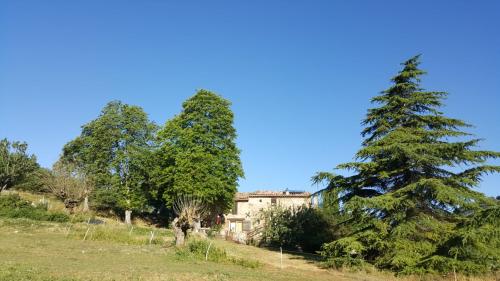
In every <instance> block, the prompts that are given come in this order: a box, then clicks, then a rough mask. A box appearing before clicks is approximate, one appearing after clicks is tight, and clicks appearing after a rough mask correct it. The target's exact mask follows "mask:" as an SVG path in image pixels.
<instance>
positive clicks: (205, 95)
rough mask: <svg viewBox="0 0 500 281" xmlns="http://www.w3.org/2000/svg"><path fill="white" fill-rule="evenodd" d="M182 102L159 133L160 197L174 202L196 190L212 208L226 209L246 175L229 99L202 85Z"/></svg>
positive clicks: (219, 211)
mask: <svg viewBox="0 0 500 281" xmlns="http://www.w3.org/2000/svg"><path fill="white" fill-rule="evenodd" d="M182 106H183V110H182V112H181V113H180V114H179V115H177V116H175V117H174V118H173V119H171V120H169V121H168V122H167V123H166V124H165V127H164V128H162V129H161V130H160V131H159V133H158V140H159V142H160V150H159V155H160V156H159V158H158V159H159V160H160V169H159V170H158V171H157V177H156V178H157V182H158V186H159V188H160V189H161V190H162V194H161V196H162V197H163V199H164V200H165V202H166V204H167V205H169V206H171V205H172V203H173V202H174V201H175V199H176V198H177V197H178V196H182V195H192V196H195V197H197V198H200V199H201V200H203V203H204V204H205V205H206V206H207V207H208V208H209V209H210V210H211V212H212V213H221V212H224V211H227V210H228V209H230V208H231V205H232V202H233V198H234V194H235V192H236V187H237V185H238V179H239V178H241V177H243V169H242V166H241V162H240V150H239V149H238V148H237V147H236V143H235V140H236V130H235V128H234V127H233V118H234V117H233V112H232V111H231V109H230V102H229V101H228V100H226V99H224V98H222V97H221V96H219V95H217V94H214V93H212V92H210V91H207V90H200V91H198V92H197V93H196V94H195V95H194V96H193V97H191V98H189V99H188V100H187V101H185V102H184V103H183V105H182Z"/></svg>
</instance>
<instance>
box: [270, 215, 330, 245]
mask: <svg viewBox="0 0 500 281" xmlns="http://www.w3.org/2000/svg"><path fill="white" fill-rule="evenodd" d="M262 219H263V220H264V231H263V241H262V243H264V244H266V245H267V246H275V247H280V246H281V247H285V248H289V249H294V250H295V249H297V248H299V249H301V250H303V251H306V252H311V253H314V252H316V251H318V250H320V248H321V245H323V243H326V242H329V241H332V240H333V239H334V237H335V232H334V224H333V220H332V216H328V215H327V214H326V213H325V211H324V210H322V209H314V208H309V207H306V206H302V207H299V208H282V207H281V206H276V207H273V208H270V209H267V210H265V211H263V212H262Z"/></svg>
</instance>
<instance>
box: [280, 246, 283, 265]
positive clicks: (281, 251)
mask: <svg viewBox="0 0 500 281" xmlns="http://www.w3.org/2000/svg"><path fill="white" fill-rule="evenodd" d="M280 268H281V269H283V248H281V246H280Z"/></svg>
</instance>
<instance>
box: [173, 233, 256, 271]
mask: <svg viewBox="0 0 500 281" xmlns="http://www.w3.org/2000/svg"><path fill="white" fill-rule="evenodd" d="M208 247H210V249H209V251H208V256H206V253H207V249H208ZM176 254H177V256H178V257H179V258H181V259H185V258H195V259H201V260H205V257H207V260H208V261H213V262H219V263H220V262H226V263H232V264H236V265H239V266H243V267H247V268H258V267H260V266H261V264H260V262H258V261H256V260H248V259H240V258H235V257H229V256H228V255H227V253H226V250H224V249H221V248H219V247H217V246H215V245H214V244H213V243H211V242H210V241H209V240H199V239H192V240H190V241H189V242H188V243H187V245H186V246H184V247H182V248H179V249H177V252H176Z"/></svg>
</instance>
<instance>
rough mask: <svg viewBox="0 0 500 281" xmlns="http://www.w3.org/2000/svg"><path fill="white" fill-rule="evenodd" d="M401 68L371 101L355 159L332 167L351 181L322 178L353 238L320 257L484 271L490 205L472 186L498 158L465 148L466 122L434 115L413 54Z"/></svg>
mask: <svg viewBox="0 0 500 281" xmlns="http://www.w3.org/2000/svg"><path fill="white" fill-rule="evenodd" d="M403 65H404V68H403V70H402V71H400V72H399V73H398V74H397V75H396V76H395V77H394V78H392V82H393V83H394V84H393V85H392V86H391V87H390V88H389V89H387V90H385V91H383V92H382V93H381V94H380V95H378V96H376V97H374V98H373V99H372V102H374V103H376V104H378V105H379V106H378V107H376V108H373V109H370V110H368V114H367V116H366V119H365V120H364V121H363V123H362V124H363V125H364V126H365V129H364V130H363V132H362V136H363V137H364V138H365V139H364V142H363V146H362V148H361V149H360V150H359V151H358V153H357V154H356V162H352V163H346V164H342V165H339V166H338V168H339V169H348V170H351V171H353V172H354V175H353V176H350V177H345V178H342V177H329V178H330V180H331V182H330V184H329V188H330V189H336V191H335V192H338V194H340V195H339V199H340V201H341V202H342V203H343V204H342V205H343V210H344V212H346V213H348V214H349V215H350V217H351V220H350V222H349V223H350V224H351V225H353V226H354V227H353V229H354V231H353V232H352V233H351V234H350V235H348V236H347V237H344V238H342V239H339V240H336V241H334V242H332V243H329V244H326V245H325V246H324V252H323V253H324V254H325V255H326V256H327V257H329V258H330V261H331V262H333V263H334V264H335V265H336V266H344V265H353V264H360V263H363V262H365V261H367V262H370V263H373V264H375V265H376V266H378V267H381V268H387V269H391V270H395V271H397V272H403V273H411V272H418V271H441V272H446V271H451V270H457V271H460V270H461V271H468V272H477V271H488V270H492V269H494V268H496V267H497V266H498V262H499V257H500V254H499V249H500V247H499V246H500V244H499V243H500V236H499V231H500V228H499V222H498V221H499V220H498V217H497V218H496V219H493V218H494V217H495V216H494V215H495V214H498V213H499V212H498V205H497V204H496V203H494V202H493V201H492V200H490V199H488V198H487V197H485V196H484V195H483V194H481V193H479V192H476V191H474V190H473V189H472V188H473V187H476V186H477V185H478V184H479V182H480V179H481V175H483V174H485V173H488V172H498V171H500V167H498V166H489V165H486V164H485V161H486V160H487V159H488V158H496V157H499V156H500V153H498V152H492V151H478V150H473V148H474V147H475V146H476V145H477V143H478V142H479V139H474V138H472V139H471V137H470V136H471V135H470V134H468V133H466V132H464V131H463V130H462V128H466V127H469V125H468V124H466V123H465V122H463V121H461V120H459V119H453V118H448V117H446V116H444V115H443V113H442V112H440V111H439V108H440V107H441V106H442V105H443V103H442V101H443V99H444V98H445V96H446V93H444V92H428V91H424V90H423V89H422V88H421V87H420V77H421V75H423V74H424V73H425V72H424V71H422V70H420V69H419V68H418V65H419V56H416V57H413V58H411V59H409V60H408V61H406V62H405V63H403ZM463 167H465V169H464V168H463ZM318 175H319V177H322V176H324V174H318ZM472 226H474V227H472ZM474 239H475V240H474ZM487 245H488V246H489V247H490V249H489V251H486V248H487V247H486V246H487ZM483 249H484V250H483Z"/></svg>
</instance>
